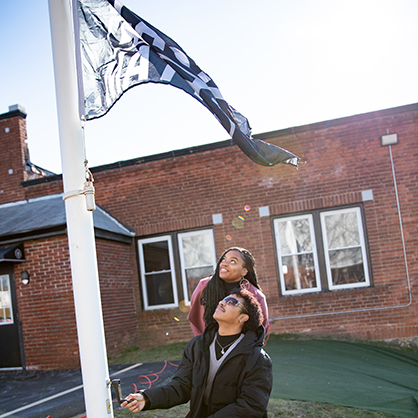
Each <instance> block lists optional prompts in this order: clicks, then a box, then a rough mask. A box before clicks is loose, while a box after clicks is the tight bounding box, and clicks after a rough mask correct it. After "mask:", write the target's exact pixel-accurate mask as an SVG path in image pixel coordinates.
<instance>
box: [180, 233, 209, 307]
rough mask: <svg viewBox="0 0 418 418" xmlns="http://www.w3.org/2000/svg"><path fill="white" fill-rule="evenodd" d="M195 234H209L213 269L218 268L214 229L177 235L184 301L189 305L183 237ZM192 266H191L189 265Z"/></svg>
mask: <svg viewBox="0 0 418 418" xmlns="http://www.w3.org/2000/svg"><path fill="white" fill-rule="evenodd" d="M194 235H209V239H210V244H211V251H212V265H211V267H212V269H213V270H215V268H216V253H215V240H214V237H213V230H212V229H201V230H199V231H191V232H183V233H179V234H178V235H177V240H178V245H179V255H180V270H181V279H182V284H183V297H184V302H185V304H186V305H187V306H188V305H190V299H189V295H188V293H189V292H188V291H187V290H188V286H187V277H186V267H185V261H184V252H183V244H182V240H183V237H190V236H194ZM209 266H210V265H205V266H195V267H209ZM187 268H191V266H189V267H187Z"/></svg>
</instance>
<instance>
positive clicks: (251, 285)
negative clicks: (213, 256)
mask: <svg viewBox="0 0 418 418" xmlns="http://www.w3.org/2000/svg"><path fill="white" fill-rule="evenodd" d="M237 287H239V288H241V289H246V290H248V291H250V292H251V293H252V294H253V295H254V296H255V297H256V299H257V300H258V302H259V303H260V306H261V310H262V312H263V316H264V321H263V324H262V325H263V326H264V329H265V333H266V335H268V331H269V320H268V309H267V303H266V297H265V296H264V294H263V292H262V291H261V289H260V285H259V284H258V280H257V274H256V271H255V261H254V257H253V256H252V254H251V253H250V252H249V251H248V250H246V249H244V248H239V247H231V248H228V249H227V250H226V251H225V252H224V253H223V254H222V255H221V257H220V259H219V261H218V264H217V265H216V270H215V273H214V274H213V276H212V277H207V278H206V279H202V280H200V282H199V284H198V285H197V286H196V289H195V291H194V292H193V295H192V298H191V301H190V311H189V315H188V317H187V319H188V320H189V322H190V325H191V326H192V330H193V334H194V335H195V336H196V335H200V334H202V333H203V331H204V329H205V327H206V326H207V325H209V324H210V323H211V322H214V319H213V314H214V312H215V309H216V307H217V306H218V302H219V301H220V300H222V299H223V298H224V297H225V296H227V295H229V294H230V293H231V291H232V290H233V289H234V288H237Z"/></svg>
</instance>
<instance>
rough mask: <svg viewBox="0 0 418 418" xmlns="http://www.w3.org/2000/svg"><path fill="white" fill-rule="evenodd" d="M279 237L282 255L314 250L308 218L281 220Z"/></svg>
mask: <svg viewBox="0 0 418 418" xmlns="http://www.w3.org/2000/svg"><path fill="white" fill-rule="evenodd" d="M279 238H280V249H281V253H282V255H287V254H297V253H300V252H305V251H312V242H311V236H310V230H309V220H308V219H307V218H304V219H294V220H287V221H280V222H279Z"/></svg>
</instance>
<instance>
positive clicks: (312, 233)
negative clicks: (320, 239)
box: [274, 214, 322, 295]
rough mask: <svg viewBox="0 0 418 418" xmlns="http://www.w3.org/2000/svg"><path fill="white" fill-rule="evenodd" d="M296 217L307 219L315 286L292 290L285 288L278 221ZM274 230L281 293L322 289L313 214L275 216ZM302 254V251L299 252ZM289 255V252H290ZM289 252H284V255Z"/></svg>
mask: <svg viewBox="0 0 418 418" xmlns="http://www.w3.org/2000/svg"><path fill="white" fill-rule="evenodd" d="M298 219H308V222H309V233H310V236H311V243H312V254H313V259H314V264H315V277H316V284H317V285H316V287H311V288H306V289H294V290H287V289H286V282H285V277H284V271H283V264H282V253H281V245H280V236H279V223H281V222H287V221H294V220H298ZM274 232H275V236H276V247H277V258H278V265H279V274H280V287H281V290H282V294H283V295H295V294H298V295H299V294H304V293H315V292H320V291H321V290H322V287H321V276H320V272H319V263H318V252H317V249H316V239H315V230H314V225H313V216H312V215H311V214H306V215H298V216H289V217H285V218H276V219H274ZM300 254H302V253H300ZM290 255H291V254H290ZM287 256H289V254H286V257H287Z"/></svg>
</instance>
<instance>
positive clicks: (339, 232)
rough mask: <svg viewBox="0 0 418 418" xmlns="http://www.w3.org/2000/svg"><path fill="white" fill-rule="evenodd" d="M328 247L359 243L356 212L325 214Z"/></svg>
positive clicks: (344, 246)
mask: <svg viewBox="0 0 418 418" xmlns="http://www.w3.org/2000/svg"><path fill="white" fill-rule="evenodd" d="M325 227H326V232H327V238H328V248H329V249H333V248H347V247H352V246H358V245H360V236H359V232H358V224H357V214H356V212H345V213H338V214H333V215H325Z"/></svg>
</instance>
